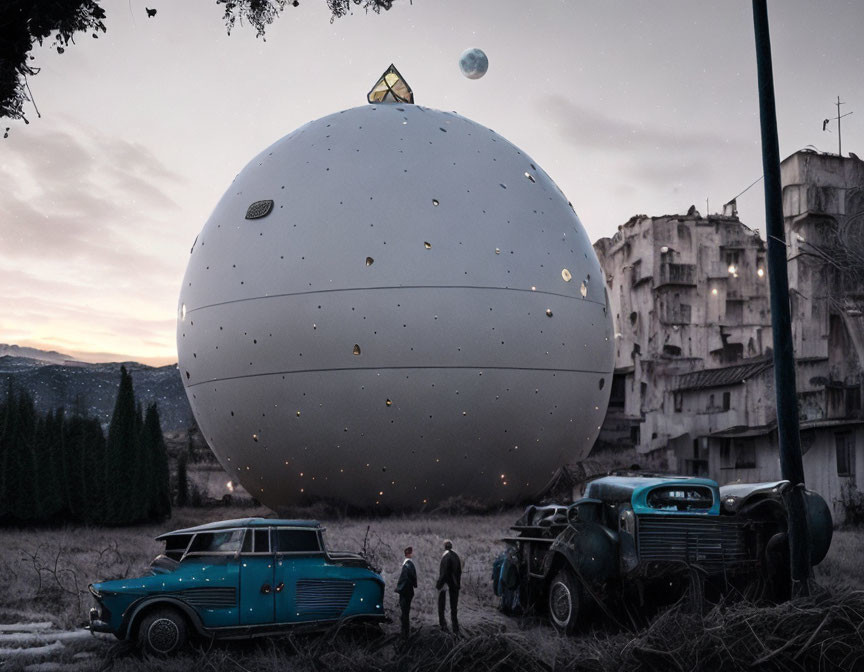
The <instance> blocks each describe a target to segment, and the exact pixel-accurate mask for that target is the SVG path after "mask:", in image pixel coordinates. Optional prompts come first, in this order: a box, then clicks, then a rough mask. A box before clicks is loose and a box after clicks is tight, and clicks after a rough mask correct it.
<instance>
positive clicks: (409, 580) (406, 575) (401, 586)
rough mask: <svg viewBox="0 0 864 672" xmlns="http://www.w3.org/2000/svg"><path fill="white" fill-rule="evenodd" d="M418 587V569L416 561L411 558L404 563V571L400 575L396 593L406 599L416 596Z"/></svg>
mask: <svg viewBox="0 0 864 672" xmlns="http://www.w3.org/2000/svg"><path fill="white" fill-rule="evenodd" d="M416 587H417V569H416V568H415V567H414V561H413V560H411V559H410V558H409V559H408V560H406V561H405V562H403V563H402V571H401V572H400V573H399V581H397V582H396V592H397V593H399V594H400V595H405V596H406V597H413V596H414V589H415V588H416Z"/></svg>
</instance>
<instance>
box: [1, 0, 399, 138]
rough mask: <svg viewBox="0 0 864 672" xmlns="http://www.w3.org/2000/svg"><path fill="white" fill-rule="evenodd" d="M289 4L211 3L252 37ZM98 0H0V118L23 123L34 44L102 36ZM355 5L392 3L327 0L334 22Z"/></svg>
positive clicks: (268, 0)
mask: <svg viewBox="0 0 864 672" xmlns="http://www.w3.org/2000/svg"><path fill="white" fill-rule="evenodd" d="M289 1H290V4H291V5H292V6H294V7H297V6H298V5H299V4H300V3H299V1H298V0H216V4H217V5H224V9H225V12H224V16H223V18H224V20H225V27H226V29H227V31H228V33H229V34H230V33H231V30H232V29H233V28H234V25H235V24H236V23H237V22H238V21H239V22H240V23H241V25H242V24H243V23H248V24H249V25H250V26H252V27H253V28H254V29H255V31H256V35H257V36H258V37H263V36H264V33H265V31H266V29H267V27H268V26H269V25H270V24H272V23H273V21H274V20H275V19H276V18H278V17H279V15H280V14H281V13H282V11H283V10H284V9H285V5H287V4H289ZM101 3H102V0H4V1H3V9H2V11H0V118H4V117H5V118H8V119H23V120H24V121H25V122H26V123H29V121H27V118H26V117H25V116H24V103H25V102H26V101H28V100H30V96H29V95H28V91H29V88H28V86H27V76H33V75H35V74H37V73H38V72H39V69H38V68H36V67H33V66H32V65H30V62H31V61H32V60H33V58H34V57H33V56H31V55H30V52H31V51H32V50H33V47H34V46H35V45H36V44H39V45H41V44H43V43H45V42H47V43H48V44H49V46H50V47H52V48H54V49H56V50H57V52H58V53H61V54H62V53H63V52H64V51H65V50H66V48H67V47H68V46H69V44H70V43H71V44H74V43H75V37H76V36H77V37H82V36H85V35H88V34H89V35H91V36H92V37H94V38H98V37H99V33H100V32H102V33H104V32H106V30H107V29H106V26H105V20H106V13H105V10H104V9H103V8H102V5H101ZM352 5H354V6H357V5H360V6H362V7H363V9H365V10H366V11H368V10H370V9H371V10H372V11H374V12H376V13H377V12H380V11H381V10H382V9H385V10H386V9H390V7H391V6H392V5H393V0H327V6H328V7H329V8H330V11H331V12H332V18H331V21H332V20H333V19H334V18H337V17H340V16H344V15H345V14H347V13H349V12H350V11H351V8H352ZM146 12H147V16H148V18H156V10H153V9H146Z"/></svg>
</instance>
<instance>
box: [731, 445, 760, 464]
mask: <svg viewBox="0 0 864 672" xmlns="http://www.w3.org/2000/svg"><path fill="white" fill-rule="evenodd" d="M735 468H736V469H755V468H756V446H755V445H754V444H753V442H752V441H742V440H737V441H735Z"/></svg>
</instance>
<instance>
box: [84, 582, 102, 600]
mask: <svg viewBox="0 0 864 672" xmlns="http://www.w3.org/2000/svg"><path fill="white" fill-rule="evenodd" d="M87 589H88V590H89V591H90V594H91V595H92V596H93V597H95V598H96V599H97V600H98V599H99V598H100V597H102V593H100V592H99V591H98V590H96V589H95V588H94V587H93V584H92V583H91V584H90V585H89V586H87Z"/></svg>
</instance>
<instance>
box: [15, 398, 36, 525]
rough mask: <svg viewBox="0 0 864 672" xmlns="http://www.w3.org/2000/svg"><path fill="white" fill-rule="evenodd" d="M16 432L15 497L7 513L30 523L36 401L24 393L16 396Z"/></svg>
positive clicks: (33, 516)
mask: <svg viewBox="0 0 864 672" xmlns="http://www.w3.org/2000/svg"><path fill="white" fill-rule="evenodd" d="M17 402H18V403H17V409H18V410H17V416H18V417H17V421H16V430H17V431H16V433H15V435H14V436H13V438H12V449H13V451H14V452H13V465H14V466H13V470H14V473H15V474H16V478H17V485H16V490H17V496H16V497H15V499H14V500H13V501H12V506H11V513H12V517H13V519H15V520H16V521H17V522H22V523H23V522H31V521H33V520H35V519H36V518H38V512H37V504H38V500H39V492H38V486H37V475H36V454H35V450H34V449H35V446H34V443H35V439H36V417H37V416H36V404H35V402H34V401H33V397H32V396H30V394H28V393H27V392H21V393H20V394H19V395H18V399H17Z"/></svg>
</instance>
